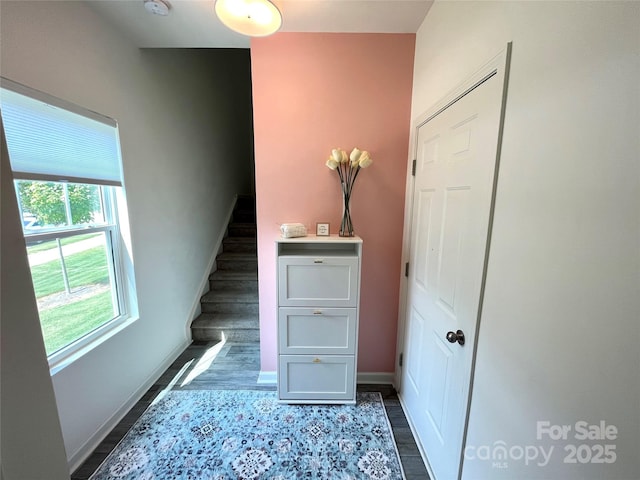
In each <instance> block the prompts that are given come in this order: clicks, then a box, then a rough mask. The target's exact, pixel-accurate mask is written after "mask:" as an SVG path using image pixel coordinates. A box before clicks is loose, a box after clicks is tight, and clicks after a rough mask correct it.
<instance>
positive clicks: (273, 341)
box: [251, 33, 415, 372]
mask: <svg viewBox="0 0 640 480" xmlns="http://www.w3.org/2000/svg"><path fill="white" fill-rule="evenodd" d="M414 47H415V35H413V34H334V33H278V34H276V35H273V36H271V37H267V38H259V39H253V40H252V41H251V63H252V78H253V108H254V129H255V156H256V204H257V218H258V265H259V290H260V340H261V369H262V371H265V372H268V371H275V370H276V360H277V359H276V355H277V337H276V322H277V312H276V259H275V254H276V253H275V240H276V239H277V238H278V236H279V234H280V230H279V226H280V224H282V223H286V222H301V223H304V224H305V225H306V226H307V229H308V230H310V232H311V233H315V225H316V222H329V223H330V224H331V233H332V234H337V232H338V228H339V224H340V219H341V215H342V206H341V205H342V204H341V197H340V185H339V181H338V176H337V174H336V172H334V171H331V170H329V169H328V168H327V167H326V166H325V161H326V159H327V158H328V156H329V154H330V152H331V149H332V148H335V147H341V148H343V149H345V150H347V151H351V149H352V148H353V147H355V146H357V147H359V148H360V149H365V150H368V151H369V152H370V153H371V156H372V158H373V159H374V163H373V165H372V166H371V167H369V168H368V169H366V170H364V171H362V172H361V173H360V175H359V176H358V180H357V181H356V184H355V187H354V190H353V195H352V200H351V208H352V218H353V224H354V230H355V233H356V234H357V235H359V236H360V237H362V239H363V242H364V243H363V262H362V283H361V301H360V333H359V357H358V370H359V371H361V372H393V371H394V365H395V362H394V356H395V344H396V328H397V318H398V292H399V282H400V276H401V265H400V263H401V250H402V227H403V215H404V197H405V181H406V174H407V160H408V158H407V157H408V147H409V129H410V116H411V88H412V81H413V59H414Z"/></svg>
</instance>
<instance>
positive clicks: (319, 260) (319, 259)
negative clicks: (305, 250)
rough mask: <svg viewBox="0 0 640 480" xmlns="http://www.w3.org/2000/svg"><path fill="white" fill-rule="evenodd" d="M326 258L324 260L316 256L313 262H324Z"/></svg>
mask: <svg viewBox="0 0 640 480" xmlns="http://www.w3.org/2000/svg"><path fill="white" fill-rule="evenodd" d="M323 262H324V260H322V259H321V258H316V259H315V260H314V261H313V263H323Z"/></svg>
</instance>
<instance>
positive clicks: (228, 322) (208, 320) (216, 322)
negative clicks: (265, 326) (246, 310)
mask: <svg viewBox="0 0 640 480" xmlns="http://www.w3.org/2000/svg"><path fill="white" fill-rule="evenodd" d="M191 327H192V328H210V329H219V328H230V327H231V328H233V329H234V330H235V329H243V330H245V329H250V330H253V329H259V328H260V323H259V321H258V318H257V317H256V318H247V317H245V316H239V315H233V316H232V315H212V314H207V313H203V314H202V315H200V316H199V317H198V318H196V319H195V320H194V321H193V323H192V324H191Z"/></svg>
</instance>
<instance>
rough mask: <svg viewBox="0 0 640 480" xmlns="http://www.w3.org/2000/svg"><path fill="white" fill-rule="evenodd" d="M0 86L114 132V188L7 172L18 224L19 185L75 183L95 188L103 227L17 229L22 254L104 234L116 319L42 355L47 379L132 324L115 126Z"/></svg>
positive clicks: (7, 83) (13, 86)
mask: <svg viewBox="0 0 640 480" xmlns="http://www.w3.org/2000/svg"><path fill="white" fill-rule="evenodd" d="M0 80H1V87H2V88H3V89H6V90H10V91H13V92H15V93H18V94H20V95H24V96H27V97H30V98H32V99H34V100H38V101H41V102H45V103H48V104H51V105H53V106H55V107H57V108H60V109H64V110H66V111H70V112H72V113H75V114H78V115H84V116H86V117H88V118H90V119H94V120H95V119H96V118H100V119H107V120H108V122H106V123H108V124H109V125H110V126H112V127H113V128H114V131H115V132H114V133H115V138H116V141H117V155H118V158H117V160H116V161H117V162H118V163H119V165H120V172H121V178H120V183H116V182H110V181H104V180H99V179H92V178H84V177H73V176H68V178H52V176H50V175H42V174H38V173H32V172H29V173H26V172H16V171H14V170H13V169H12V175H13V181H14V191H15V194H16V198H17V200H18V205H19V209H20V219H21V221H22V215H23V211H22V205H21V202H20V196H19V194H18V189H17V185H18V182H19V181H38V182H56V183H79V184H86V185H95V186H98V187H99V188H100V197H101V202H102V209H103V215H104V223H100V224H95V225H91V224H82V225H77V226H73V225H64V226H61V227H59V228H54V229H46V230H44V231H42V232H25V231H24V228H23V229H22V232H23V237H24V240H25V254H26V244H27V243H32V242H34V241H46V240H55V239H56V238H60V239H62V238H70V237H74V236H78V235H85V234H88V233H103V232H104V234H105V251H106V254H107V262H108V265H109V267H110V268H109V276H110V284H111V288H112V289H113V291H112V301H116V302H117V304H118V315H116V316H115V317H113V318H112V319H110V320H108V321H106V322H104V323H103V324H102V325H100V326H98V327H96V328H94V329H93V330H91V331H89V332H87V333H86V334H84V335H82V336H81V337H79V338H77V339H75V340H74V341H72V342H71V343H69V344H67V345H66V346H64V347H61V348H60V349H58V350H56V351H55V352H53V353H51V354H50V355H48V356H47V360H48V363H49V368H50V373H51V375H53V374H55V373H56V372H57V371H59V370H61V369H63V368H65V367H66V366H68V365H70V364H71V363H73V362H74V361H75V360H77V359H78V358H80V357H82V356H83V355H85V354H86V353H87V352H89V351H91V350H92V349H94V348H95V347H97V346H98V345H100V344H101V343H102V342H104V341H106V340H107V339H108V338H111V337H112V336H113V335H115V334H116V333H117V332H119V331H121V330H122V329H124V328H126V327H127V326H128V325H130V324H131V323H133V322H134V321H135V320H137V319H138V315H137V301H136V289H135V281H134V276H133V260H132V258H131V253H130V252H131V249H130V238H129V237H128V233H127V236H126V238H125V236H124V235H123V229H122V226H123V225H122V222H126V223H127V225H126V226H125V229H124V230H125V231H126V232H129V225H128V212H127V210H128V209H127V205H126V192H125V187H124V181H123V179H122V156H121V154H120V138H119V132H118V125H117V122H116V121H115V120H113V119H111V118H109V117H105V116H103V115H100V114H97V113H95V112H92V111H90V110H87V109H85V108H83V107H80V106H77V105H74V104H71V103H70V102H67V101H64V100H61V99H58V98H56V97H53V96H51V95H49V94H46V93H43V92H40V91H37V90H33V89H31V88H30V87H26V86H24V85H21V84H17V83H15V82H13V81H11V80H8V79H6V78H4V77H0ZM3 123H4V122H3ZM3 128H4V126H3ZM111 277H112V278H111ZM32 281H33V279H32ZM39 313H40V312H39V310H38V314H39ZM40 327H41V329H42V325H40Z"/></svg>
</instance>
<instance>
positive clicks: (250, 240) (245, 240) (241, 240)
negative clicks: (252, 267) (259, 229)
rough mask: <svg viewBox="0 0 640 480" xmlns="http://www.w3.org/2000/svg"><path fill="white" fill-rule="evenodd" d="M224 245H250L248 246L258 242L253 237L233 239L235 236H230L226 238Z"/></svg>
mask: <svg viewBox="0 0 640 480" xmlns="http://www.w3.org/2000/svg"><path fill="white" fill-rule="evenodd" d="M223 243H248V244H254V243H257V241H256V239H255V238H253V237H233V236H231V235H230V236H228V237H225V238H224V240H223Z"/></svg>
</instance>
